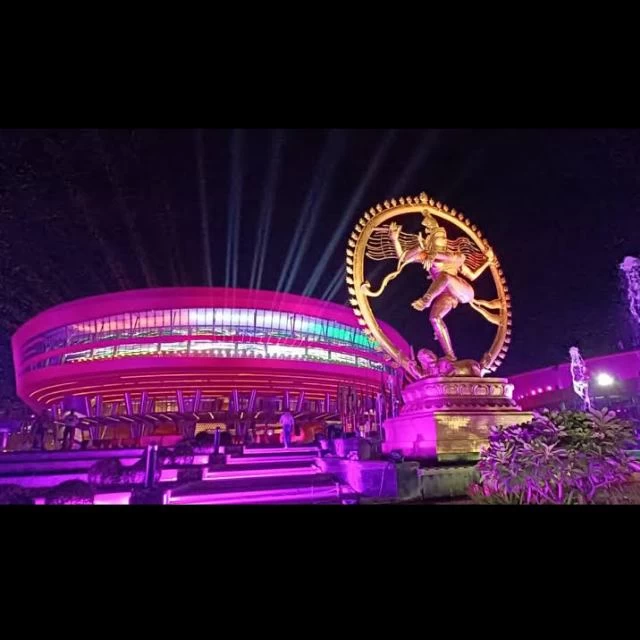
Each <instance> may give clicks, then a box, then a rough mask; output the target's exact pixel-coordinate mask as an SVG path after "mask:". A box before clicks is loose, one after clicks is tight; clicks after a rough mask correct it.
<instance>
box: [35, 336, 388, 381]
mask: <svg viewBox="0 0 640 640" xmlns="http://www.w3.org/2000/svg"><path fill="white" fill-rule="evenodd" d="M135 356H200V357H212V358H276V359H277V358H283V359H295V360H303V361H306V362H331V363H336V364H347V365H351V366H356V367H362V368H365V369H375V370H376V371H382V370H383V365H382V364H380V363H379V362H376V361H374V360H370V359H369V358H363V357H360V356H355V355H352V354H348V353H340V352H338V351H331V350H329V349H321V348H316V347H309V346H306V347H289V346H285V345H279V344H264V343H237V342H214V341H212V340H185V341H183V342H159V343H158V342H155V343H141V344H123V345H117V346H110V347H100V348H97V349H84V350H82V351H74V352H72V353H65V354H60V355H57V356H52V357H51V358H43V359H42V360H38V361H37V362H35V363H33V364H32V365H29V366H28V367H26V368H25V369H23V373H28V372H29V371H34V370H36V369H42V368H45V367H50V366H57V365H61V364H69V363H73V362H91V361H96V360H110V359H113V358H121V357H135Z"/></svg>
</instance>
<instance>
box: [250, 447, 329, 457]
mask: <svg viewBox="0 0 640 640" xmlns="http://www.w3.org/2000/svg"><path fill="white" fill-rule="evenodd" d="M289 453H293V454H302V453H308V454H313V455H315V456H317V455H318V447H289V448H288V449H287V448H285V447H255V448H254V447H245V448H244V455H245V456H261V455H268V454H285V455H286V454H289Z"/></svg>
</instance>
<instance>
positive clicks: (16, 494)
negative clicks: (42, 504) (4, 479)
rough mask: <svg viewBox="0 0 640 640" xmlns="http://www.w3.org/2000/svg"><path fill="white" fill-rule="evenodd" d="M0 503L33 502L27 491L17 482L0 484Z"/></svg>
mask: <svg viewBox="0 0 640 640" xmlns="http://www.w3.org/2000/svg"><path fill="white" fill-rule="evenodd" d="M0 504H35V502H34V500H33V498H32V497H31V495H30V493H29V491H28V490H27V489H24V488H23V487H21V486H20V485H19V484H3V485H0Z"/></svg>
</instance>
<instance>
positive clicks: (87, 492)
mask: <svg viewBox="0 0 640 640" xmlns="http://www.w3.org/2000/svg"><path fill="white" fill-rule="evenodd" d="M93 495H94V492H93V488H92V487H91V485H90V484H87V483H86V482H82V480H67V481H66V482H63V483H61V484H59V485H57V486H55V487H53V489H50V490H49V491H48V492H47V496H46V499H45V504H93Z"/></svg>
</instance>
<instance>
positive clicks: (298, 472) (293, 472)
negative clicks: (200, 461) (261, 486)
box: [202, 465, 320, 481]
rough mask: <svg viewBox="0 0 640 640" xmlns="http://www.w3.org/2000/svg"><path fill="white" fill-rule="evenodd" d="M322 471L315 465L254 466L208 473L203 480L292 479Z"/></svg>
mask: <svg viewBox="0 0 640 640" xmlns="http://www.w3.org/2000/svg"><path fill="white" fill-rule="evenodd" d="M319 473H320V469H318V468H317V467H315V466H313V465H300V466H295V467H292V466H287V467H267V468H265V467H260V466H259V465H252V466H251V468H247V467H242V468H238V469H229V470H219V471H206V472H205V474H204V476H203V478H202V479H203V480H207V481H218V480H226V479H233V478H265V477H272V478H273V477H291V476H313V475H318V474H319Z"/></svg>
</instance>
